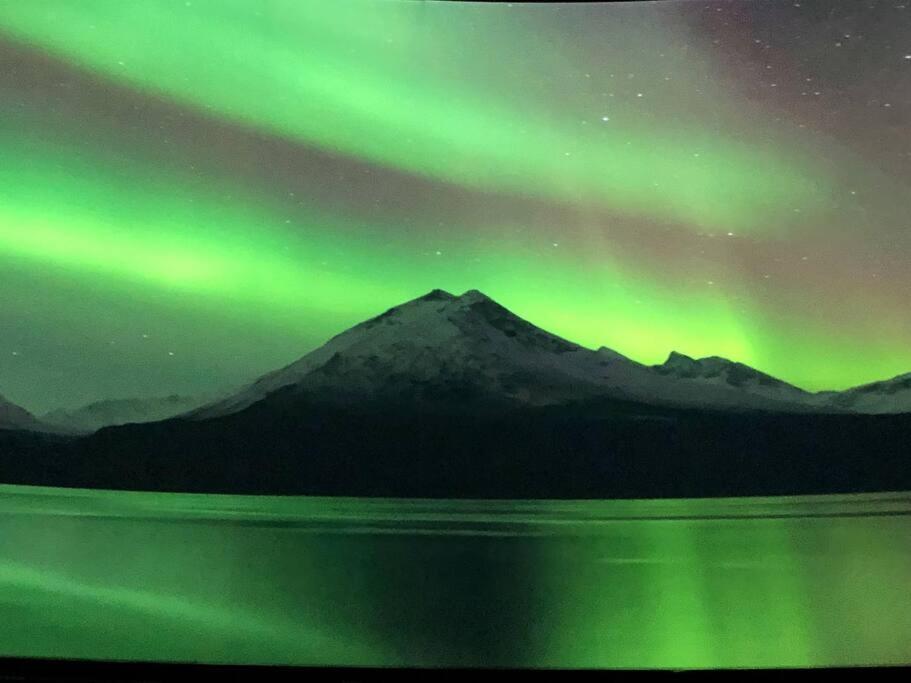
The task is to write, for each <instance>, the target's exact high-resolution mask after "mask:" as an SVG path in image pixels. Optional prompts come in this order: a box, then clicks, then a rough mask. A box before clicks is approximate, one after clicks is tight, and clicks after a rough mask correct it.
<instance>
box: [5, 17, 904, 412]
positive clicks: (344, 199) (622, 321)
mask: <svg viewBox="0 0 911 683" xmlns="http://www.w3.org/2000/svg"><path fill="white" fill-rule="evenodd" d="M687 12H688V10H684V9H681V8H680V7H671V5H669V4H660V3H659V4H643V5H636V6H621V5H610V6H603V7H601V8H597V7H595V6H587V7H582V6H579V7H576V8H575V9H570V8H563V9H560V8H557V7H546V6H514V7H512V8H509V7H506V6H492V5H482V4H478V5H471V4H468V5H466V4H450V3H419V2H414V3H411V2H382V3H377V2H361V1H357V2H344V3H326V2H315V1H314V2H297V1H291V0H288V1H285V0H273V1H272V2H269V3H253V2H247V1H243V0H218V1H216V0H193V2H184V1H182V0H180V1H177V0H174V1H171V0H159V1H155V2H153V1H145V2H130V3H121V2H116V1H113V0H85V1H83V2H72V1H71V0H46V1H44V2H40V3H22V2H12V1H10V0H2V1H0V71H2V73H3V75H2V79H0V158H2V164H0V275H2V276H3V277H4V281H5V283H7V287H9V291H14V292H16V294H15V296H13V297H8V303H7V304H6V306H5V307H4V310H3V311H2V312H0V328H2V329H3V330H4V333H5V338H4V339H3V340H2V341H0V387H2V389H3V393H4V394H5V395H7V396H9V397H10V398H11V399H14V400H16V401H18V402H20V403H22V404H24V405H26V406H27V407H29V408H32V409H36V410H39V411H41V410H44V409H50V408H54V407H58V406H61V405H72V404H78V403H82V402H86V401H90V400H97V399H100V398H109V397H126V396H133V395H147V394H156V395H157V394H169V393H174V392H178V393H195V392H200V391H208V390H210V389H212V388H214V387H215V386H218V387H222V386H225V385H233V384H237V383H242V382H245V381H247V380H250V379H252V378H253V377H255V376H257V375H259V374H261V373H264V372H267V371H269V370H272V369H274V368H275V367H278V366H282V365H284V364H286V363H288V362H290V361H293V360H294V359H296V358H297V357H299V356H301V355H303V354H304V353H306V352H308V351H309V350H312V349H313V348H315V347H316V346H318V345H319V344H321V343H323V342H324V341H326V340H327V339H328V338H329V337H331V336H332V335H334V334H336V333H338V332H340V331H342V330H343V329H344V328H345V327H347V326H349V325H352V324H355V323H357V322H359V321H361V320H363V319H364V318H366V317H368V316H371V315H375V314H377V313H380V312H382V311H383V310H385V309H386V308H388V307H390V306H393V305H396V304H398V303H401V302H402V301H404V300H406V299H409V298H412V297H416V296H420V295H421V294H423V293H425V292H426V291H429V290H430V289H433V288H443V289H447V290H449V291H452V292H456V293H460V292H463V291H465V290H468V289H481V290H482V291H484V292H486V293H487V294H489V295H490V296H492V297H494V298H495V299H497V300H499V301H500V302H501V303H503V304H504V305H506V306H507V307H509V308H511V309H512V310H514V311H515V312H516V313H517V314H519V315H521V316H523V317H525V318H527V319H529V320H530V321H532V322H534V323H535V324H537V325H539V326H541V327H544V328H546V329H548V330H550V331H552V332H555V333H557V334H560V335H562V336H565V337H567V338H569V339H572V340H573V341H576V342H579V343H581V344H584V345H586V346H590V347H595V348H596V347H599V346H602V345H603V346H608V347H610V348H613V349H615V350H617V351H619V352H621V353H624V354H626V355H628V356H630V357H631V358H633V359H635V360H638V361H641V362H646V363H657V362H661V361H663V360H664V358H665V357H666V355H667V354H668V353H669V352H670V351H671V350H679V351H682V352H684V353H688V354H690V355H696V356H704V355H723V356H726V357H729V358H732V359H735V360H739V361H742V362H745V363H749V364H751V365H754V366H755V367H758V368H759V369H761V370H764V371H766V372H769V373H771V374H774V375H777V376H779V377H781V378H782V379H785V380H788V381H791V382H794V383H796V384H798V385H800V386H802V387H805V388H808V389H822V388H844V387H847V386H851V385H855V384H859V383H862V382H865V381H872V380H876V379H882V378H884V377H889V376H892V375H896V374H899V373H901V372H905V371H907V370H908V369H911V351H909V350H908V349H909V348H911V345H909V342H911V328H909V327H908V324H907V307H906V306H904V307H903V304H902V303H901V301H902V300H901V296H900V292H901V291H902V286H903V282H904V280H902V279H901V278H902V277H905V276H903V275H901V274H900V273H903V272H906V271H907V269H905V270H902V269H901V267H900V261H895V260H894V258H893V257H895V256H896V255H898V256H899V257H903V256H904V255H906V253H911V252H908V250H911V245H907V244H905V241H904V239H905V238H904V237H902V233H901V232H900V227H901V226H900V224H898V223H895V222H894V221H895V220H898V219H893V217H895V216H903V215H906V213H905V211H904V207H905V204H906V203H907V200H906V199H905V197H906V196H908V193H904V192H902V191H901V188H903V187H905V183H904V179H903V178H902V177H899V176H897V175H895V174H892V175H891V176H888V178H887V180H884V178H886V174H885V173H883V172H881V171H874V169H876V168H878V167H879V166H881V164H879V162H878V161H877V160H876V159H874V158H873V157H872V156H871V155H872V152H869V153H868V152H866V151H864V150H862V149H856V148H853V147H852V148H850V149H849V147H848V146H847V144H846V145H845V146H844V147H842V146H840V145H839V144H833V138H832V137H831V135H830V134H829V133H828V132H826V131H825V130H823V129H822V128H821V127H820V129H819V130H812V128H813V126H810V129H807V128H806V125H805V124H804V123H803V122H804V121H805V120H806V119H805V118H801V117H798V115H797V114H796V113H792V114H790V115H788V113H787V111H785V110H784V109H783V108H782V106H783V105H781V104H780V103H777V102H773V101H772V100H771V99H770V98H771V96H765V95H764V96H763V97H766V98H767V99H765V100H763V99H762V98H758V99H757V96H756V93H755V92H754V91H755V90H756V86H755V84H753V83H752V82H751V81H750V82H748V81H746V80H743V79H741V80H743V82H740V81H738V80H737V78H735V77H734V76H731V74H730V73H729V70H730V69H731V68H732V67H731V63H733V62H731V63H729V61H730V60H727V59H725V56H726V53H725V50H726V49H728V48H726V47H725V46H726V45H728V44H729V43H730V42H731V39H730V38H729V37H728V36H726V35H722V34H718V35H720V39H714V40H713V37H714V36H715V35H716V34H713V33H711V32H709V33H707V34H702V33H700V31H704V30H705V29H704V28H698V22H696V15H695V14H693V15H692V16H690V15H689V14H687ZM570 38H572V40H570ZM715 40H718V42H719V43H720V45H721V47H718V48H717V51H714V50H716V48H715V47H713V45H715V42H714V41H715ZM731 54H732V55H733V54H734V53H731ZM768 54H770V53H764V55H763V60H765V61H770V58H769V57H767V56H766V55H768ZM738 58H739V57H738ZM732 59H733V57H732ZM795 63H796V60H795ZM747 66H748V67H749V68H753V64H752V62H750V63H748V64H747ZM766 67H768V68H772V65H771V64H763V63H757V64H756V68H757V69H759V68H762V69H764V68H766ZM745 68H746V67H745ZM785 68H786V67H785V66H781V65H780V64H776V65H775V69H779V70H784V69H785ZM787 68H790V69H791V70H792V71H794V74H793V80H794V81H795V82H803V81H804V80H805V79H804V78H803V77H802V72H801V73H798V69H797V67H795V66H793V65H791V66H790V67H787ZM821 69H822V67H819V68H816V69H815V70H814V71H813V73H814V76H813V78H816V79H817V81H815V82H816V83H818V82H820V81H822V80H823V76H822V75H820V72H821ZM763 73H764V72H763ZM776 73H777V72H776ZM798 76H800V78H798ZM785 78H786V77H785V76H784V75H780V76H776V81H782V83H781V84H779V83H777V82H776V83H775V85H776V86H781V87H784V81H785ZM767 86H768V84H767V83H764V85H763V87H767ZM799 87H810V86H799ZM812 87H817V88H825V87H826V86H825V85H818V84H817V85H813V86H812ZM798 96H799V95H798V94H795V97H798ZM860 100H861V98H860V97H859V96H858V101H860ZM800 101H801V102H802V101H803V100H800ZM896 102H897V99H896ZM896 106H898V103H897V104H896ZM776 107H777V108H776ZM783 111H784V114H783V113H782V112H783ZM820 120H822V119H820ZM798 122H799V126H803V128H800V127H798ZM820 125H821V124H820ZM848 201H850V202H854V204H853V205H851V206H848V205H847V202H848ZM861 202H862V203H861ZM890 221H893V222H890ZM890 259H893V260H891V261H890ZM890 264H891V265H890ZM889 268H891V269H892V270H891V273H892V276H891V277H890V275H889V273H888V272H886V270H887V269H889ZM896 273H898V274H899V275H898V276H897V277H896V276H895V274H896ZM909 284H911V283H909ZM112 368H113V369H112Z"/></svg>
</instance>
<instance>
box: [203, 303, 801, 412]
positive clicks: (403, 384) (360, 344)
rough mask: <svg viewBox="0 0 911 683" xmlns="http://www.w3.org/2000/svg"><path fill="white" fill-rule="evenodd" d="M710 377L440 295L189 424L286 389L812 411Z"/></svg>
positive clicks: (342, 338) (340, 339) (358, 329)
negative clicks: (589, 345)
mask: <svg viewBox="0 0 911 683" xmlns="http://www.w3.org/2000/svg"><path fill="white" fill-rule="evenodd" d="M705 379H706V378H704V377H701V378H689V377H681V376H677V375H675V374H673V373H662V372H659V371H656V370H655V369H654V368H651V367H648V366H645V365H641V364H639V363H636V362H634V361H632V360H630V359H628V358H625V357H624V356H622V355H620V354H618V353H616V352H614V351H611V350H610V349H606V348H601V349H599V350H598V351H592V350H590V349H586V348H584V347H581V346H579V345H577V344H573V343H572V342H569V341H566V340H564V339H561V338H559V337H557V336H555V335H552V334H550V333H548V332H545V331H544V330H541V329H539V328H537V327H535V326H534V325H532V324H530V323H528V322H526V321H524V320H522V319H521V318H519V317H517V316H516V315H514V314H512V313H511V312H509V311H508V310H506V309H505V308H503V307H502V306H500V305H499V304H497V303H496V302H494V301H493V300H491V299H490V298H488V297H487V296H485V295H484V294H482V293H481V292H478V291H476V290H471V291H468V292H466V293H465V294H463V295H462V296H453V295H452V294H449V293H447V292H443V291H441V290H434V291H433V292H430V293H429V294H427V295H425V296H423V297H420V298H418V299H414V300H412V301H409V302H407V303H405V304H402V305H400V306H396V307H394V308H392V309H390V310H388V311H387V312H385V313H383V314H382V315H380V316H377V317H376V318H373V319H371V320H368V321H366V322H363V323H361V324H359V325H356V326H354V327H352V328H351V329H349V330H347V331H345V332H343V333H341V334H339V335H337V336H336V337H333V338H332V339H331V340H329V341H328V342H327V343H326V344H325V345H324V346H322V347H320V348H318V349H316V350H315V351H313V352H312V353H309V354H307V355H306V356H304V357H303V358H301V359H300V360H298V361H296V362H294V363H292V364H291V365H289V366H287V367H284V368H282V369H280V370H277V371H275V372H272V373H269V374H267V375H265V376H263V377H261V378H260V379H258V380H256V381H255V382H254V383H252V384H251V385H249V386H248V387H246V388H245V389H243V390H241V391H240V392H239V393H237V394H235V395H234V396H231V397H230V398H228V399H226V400H223V401H219V402H216V403H214V404H211V405H209V406H206V407H204V408H201V409H200V410H197V411H193V412H191V413H189V414H188V417H192V418H196V419H204V418H209V417H215V416H219V415H227V414H231V413H234V412H237V411H239V410H242V409H244V408H246V407H247V406H250V405H252V404H253V403H256V402H257V401H260V400H261V399H263V398H265V397H266V396H268V395H269V394H271V393H272V392H275V391H277V390H278V389H281V388H284V387H295V389H296V390H298V391H300V392H302V393H306V394H308V395H310V396H314V397H318V398H323V399H325V400H338V401H348V402H357V401H361V400H417V401H420V402H422V403H425V404H426V403H428V402H433V401H437V402H444V403H445V402H446V401H450V402H452V403H453V404H455V403H457V402H459V401H462V400H466V399H464V398H463V397H466V396H467V397H472V398H476V397H490V398H494V399H497V400H501V401H507V402H511V403H515V404H524V405H552V404H560V403H565V402H567V401H572V400H579V399H586V398H594V397H599V398H613V399H624V400H633V401H639V402H645V403H649V404H652V405H674V406H693V407H704V408H720V409H767V410H790V411H803V410H806V409H807V404H806V403H805V402H804V401H803V400H802V399H803V393H804V392H800V390H795V392H796V393H795V392H785V391H782V392H768V393H764V392H761V391H758V390H757V391H751V390H749V389H750V387H743V386H736V385H733V384H732V383H730V382H713V381H708V382H707V381H705ZM750 386H751V387H752V385H750ZM757 386H759V384H758V383H757Z"/></svg>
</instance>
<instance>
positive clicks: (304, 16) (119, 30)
mask: <svg viewBox="0 0 911 683" xmlns="http://www.w3.org/2000/svg"><path fill="white" fill-rule="evenodd" d="M466 13H470V15H471V17H472V18H473V19H475V20H476V22H477V25H478V26H479V28H477V29H476V30H472V31H470V32H466V33H465V35H464V36H460V40H459V41H458V43H456V42H455V41H454V40H444V41H437V39H436V38H435V36H437V35H439V34H440V33H444V32H446V31H447V30H448V28H449V26H450V25H451V22H452V20H453V18H454V15H455V16H456V17H457V16H458V15H462V17H464V15H465V14H466ZM545 20H546V17H545ZM365 22H367V23H366V24H365ZM510 22H511V19H510V16H509V15H508V14H504V13H503V12H502V11H500V10H498V9H493V10H491V9H488V8H484V7H471V8H470V9H469V8H467V7H465V6H452V7H448V6H446V5H445V4H444V3H441V4H439V5H434V4H430V5H425V4H424V3H419V2H415V3H411V2H384V3H380V4H379V5H378V4H377V3H373V2H369V3H366V4H365V3H363V2H359V1H352V2H344V3H326V2H317V1H315V0H313V1H305V2H298V1H296V0H295V1H294V2H283V1H279V0H276V1H275V2H273V3H270V5H269V6H268V9H267V10H263V9H262V8H261V6H260V5H258V4H256V3H250V2H248V1H246V0H217V2H211V1H208V0H196V1H195V2H193V3H191V5H189V6H187V5H186V4H185V3H183V2H176V1H174V2H168V1H165V0H160V1H158V2H138V3H121V2H117V1H116V0H113V1H112V0H85V1H84V2H80V3H73V2H71V1H69V0H46V1H44V2H41V3H18V2H10V1H7V2H2V3H0V30H6V31H7V32H8V33H9V34H10V35H13V36H17V37H19V38H20V39H22V40H24V41H27V42H30V43H33V44H35V45H38V46H40V47H42V48H44V49H49V50H51V51H53V52H55V53H58V54H60V55H61V56H63V57H65V58H67V59H71V60H73V61H75V62H77V63H79V64H81V65H83V66H85V67H86V68H89V69H92V70H95V71H98V72H99V73H100V74H103V75H104V76H105V77H106V78H110V79H113V80H115V81H118V82H121V83H123V84H125V85H130V86H133V87H138V88H141V89H144V90H146V91H148V92H150V93H157V94H161V95H164V96H166V97H168V98H171V99H173V100H175V101H177V102H180V103H182V104H185V105H188V106H192V107H194V108H195V109H198V110H201V111H203V112H205V113H208V114H210V115H213V116H216V115H217V116H222V117H225V118H227V119H229V120H232V121H236V122H240V123H244V124H246V125H251V126H255V127H257V128H260V129H262V130H265V131H269V132H271V133H274V134H277V135H283V136H288V137H290V138H294V139H297V140H300V141H302V142H305V143H308V144H316V145H318V146H320V147H322V148H325V149H329V150H337V151H339V152H341V153H344V154H347V155H351V156H354V157H358V158H363V159H365V160H370V161H373V162H379V163H383V164H387V165H389V166H394V167H397V168H401V169H404V170H408V171H411V172H415V173H420V174H423V175H426V176H429V177H433V178H438V179H442V180H447V181H452V182H457V183H460V184H463V185H466V186H470V187H474V188H482V189H491V188H496V189H499V190H502V191H506V192H511V193H520V194H531V195H537V196H542V197H549V198H552V199H557V200H560V201H565V202H570V203H578V202H579V201H589V202H595V203H598V204H601V205H602V206H609V207H611V208H612V209H615V210H620V211H626V212H630V213H635V214H644V215H649V216H652V217H653V218H658V219H669V220H677V221H681V222H684V223H688V224H693V225H696V226H706V225H708V226H715V227H719V228H720V227H725V228H736V229H742V230H757V231H767V230H775V229H776V227H777V226H780V225H781V223H782V221H783V220H786V219H787V218H788V216H789V215H790V210H791V207H792V206H795V205H800V206H802V207H804V211H805V212H811V211H812V210H813V208H814V206H816V205H817V204H819V203H820V202H822V201H823V200H824V199H825V195H826V193H827V186H828V181H827V179H826V178H825V177H823V174H822V173H821V172H820V171H819V170H818V169H814V168H813V165H812V163H811V162H810V161H809V160H808V159H802V160H798V159H793V158H791V156H792V155H791V154H789V153H787V152H786V151H785V150H784V148H781V149H777V150H772V151H769V150H767V149H764V148H759V147H755V146H751V145H748V144H745V143H743V142H741V141H739V140H738V139H737V133H736V132H733V131H732V132H726V131H718V130H715V129H713V128H705V129H702V130H700V129H698V128H696V129H693V128H691V127H681V126H680V125H679V124H677V123H675V122H674V121H673V120H665V121H662V122H659V123H658V124H657V125H643V122H642V121H641V120H638V119H639V118H640V117H637V116H636V114H635V112H636V110H635V106H634V105H632V104H629V103H627V104H622V105H620V106H619V108H620V109H621V111H626V112H627V116H626V117H625V121H624V122H623V123H620V124H618V125H616V126H600V127H599V126H597V121H598V115H597V112H595V111H593V110H594V105H592V108H590V109H588V110H587V111H568V112H567V113H566V114H565V115H564V116H563V117H561V118H559V119H552V118H549V117H548V118H542V117H540V115H538V114H536V113H535V111H534V110H531V109H529V108H527V107H526V106H525V103H524V101H523V100H524V98H523V97H522V96H520V95H518V94H516V91H517V90H518V89H516V88H515V87H514V88H512V89H510V90H509V91H507V92H502V91H499V92H498V91H496V90H493V89H488V88H485V87H484V85H483V82H482V83H481V84H480V85H478V84H472V83H471V81H470V79H469V80H466V79H456V78H450V79H443V80H441V79H439V78H436V77H435V76H434V73H433V71H434V69H433V68H432V65H433V64H436V63H437V62H440V63H443V64H448V63H449V62H450V61H453V60H454V61H455V63H456V64H457V65H459V66H460V67H461V69H462V71H463V72H464V73H465V74H474V73H478V72H483V71H485V70H488V69H493V70H496V68H497V67H496V64H497V63H498V59H497V48H496V47H494V46H495V45H496V44H497V42H502V38H501V39H500V41H497V40H496V36H498V35H501V34H500V33H499V32H500V31H504V30H505V31H506V32H507V34H508V35H510V41H509V49H510V50H512V51H515V50H524V51H527V52H528V53H529V54H530V55H534V57H533V58H532V59H533V61H532V64H535V65H540V67H541V68H542V69H543V70H544V71H543V72H542V73H541V74H540V76H541V77H542V78H544V77H551V78H553V77H555V74H554V73H553V71H554V70H555V69H558V68H560V67H563V64H564V60H563V57H562V55H561V54H560V52H559V51H558V52H557V53H556V54H552V55H551V58H550V59H549V60H548V59H547V56H546V55H545V56H543V57H542V56H541V55H540V54H539V53H540V46H539V45H538V44H537V41H536V40H535V38H534V34H533V32H531V31H529V30H527V29H526V30H523V29H522V28H521V24H518V25H516V27H515V28H510V27H512V26H513V24H511V23H510ZM459 23H460V22H459V21H458V20H457V23H456V25H458V24H459ZM365 26H370V27H371V30H366V29H365V28H364V27H365ZM351 27H358V28H359V30H358V31H356V32H355V33H354V34H353V35H350V36H349V31H350V29H351ZM643 31H646V32H647V31H648V28H647V27H644V28H643ZM390 41H391V42H390ZM644 42H646V43H647V42H649V39H648V38H647V37H646V38H644ZM402 44H403V45H404V48H405V49H404V50H403V49H402V48H401V47H400V45H402ZM560 49H563V48H560ZM565 49H570V48H569V47H568V46H567V47H566V48H565ZM606 54H607V56H608V58H609V59H610V54H611V53H610V50H609V48H608V50H607V53H606ZM614 57H615V58H616V60H617V67H618V70H622V69H623V68H625V67H624V66H623V65H624V62H628V60H630V59H632V58H631V57H630V56H628V55H627V56H624V55H615V56H614ZM428 61H429V63H430V67H427V66H426V63H427V62H428ZM630 68H632V67H630ZM678 69H679V72H680V73H685V72H686V67H685V65H681V66H678ZM476 80H477V79H476ZM545 96H546V95H545ZM650 96H658V97H660V95H652V94H650ZM581 118H588V119H592V122H593V123H595V125H591V126H589V127H588V128H583V127H581V126H580V124H579V120H580V119H581ZM620 118H621V119H622V118H623V117H620ZM694 150H698V154H699V157H698V158H697V157H695V156H694Z"/></svg>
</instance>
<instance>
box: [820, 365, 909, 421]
mask: <svg viewBox="0 0 911 683" xmlns="http://www.w3.org/2000/svg"><path fill="white" fill-rule="evenodd" d="M820 395H821V396H825V398H826V399H827V400H828V401H829V402H830V403H831V404H832V405H834V406H837V407H839V408H842V409H844V410H849V411H851V412H855V413H878V414H889V413H911V372H909V373H906V374H903V375H899V376H898V377H893V378H892V379H887V380H883V381H881V382H872V383H871V384H864V385H862V386H859V387H854V388H853V389H848V390H846V391H841V392H821V393H820Z"/></svg>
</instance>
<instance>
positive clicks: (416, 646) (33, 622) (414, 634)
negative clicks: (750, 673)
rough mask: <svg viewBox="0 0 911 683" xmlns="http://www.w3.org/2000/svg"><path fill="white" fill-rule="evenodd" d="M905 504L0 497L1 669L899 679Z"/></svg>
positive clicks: (908, 600) (909, 617) (903, 498)
mask: <svg viewBox="0 0 911 683" xmlns="http://www.w3.org/2000/svg"><path fill="white" fill-rule="evenodd" d="M909 515H911V495H909V494H879V495H862V496H825V497H805V498H796V499H782V498H764V499H740V500H735V499H727V500H712V501H705V500H689V501H681V500H665V501H645V500H641V501H605V502H594V501H589V502H573V501H563V502H557V501H550V502H548V501H538V502H523V501H444V500H439V501H420V500H380V499H374V500H355V499H327V498H292V497H285V498H283V497H242V496H213V495H187V494H157V493H127V492H104V491H98V492H92V491H76V490H70V491H67V490H55V489H39V488H30V487H16V486H4V487H0V612H2V617H3V619H2V621H3V623H4V624H7V625H10V624H15V628H3V629H0V657H2V656H6V657H38V658H41V657H56V658H72V659H79V658H90V659H116V660H125V659H140V660H146V661H148V660H157V661H183V662H189V661H194V662H203V663H205V662H208V663H234V664H292V665H301V666H307V665H310V666H313V665H322V666H326V665H360V666H386V665H393V666H448V667H458V666H487V667H490V666H510V667H516V666H518V667H569V668H575V667H583V668H588V667H623V668H629V667H635V668H639V667H671V668H687V667H698V668H703V667H754V666H776V667H777V666H786V667H794V666H823V665H825V666H846V665H874V664H902V663H905V664H907V663H911V592H909V591H908V589H907V586H908V585H909V581H911V550H909V548H911V516H909Z"/></svg>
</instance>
